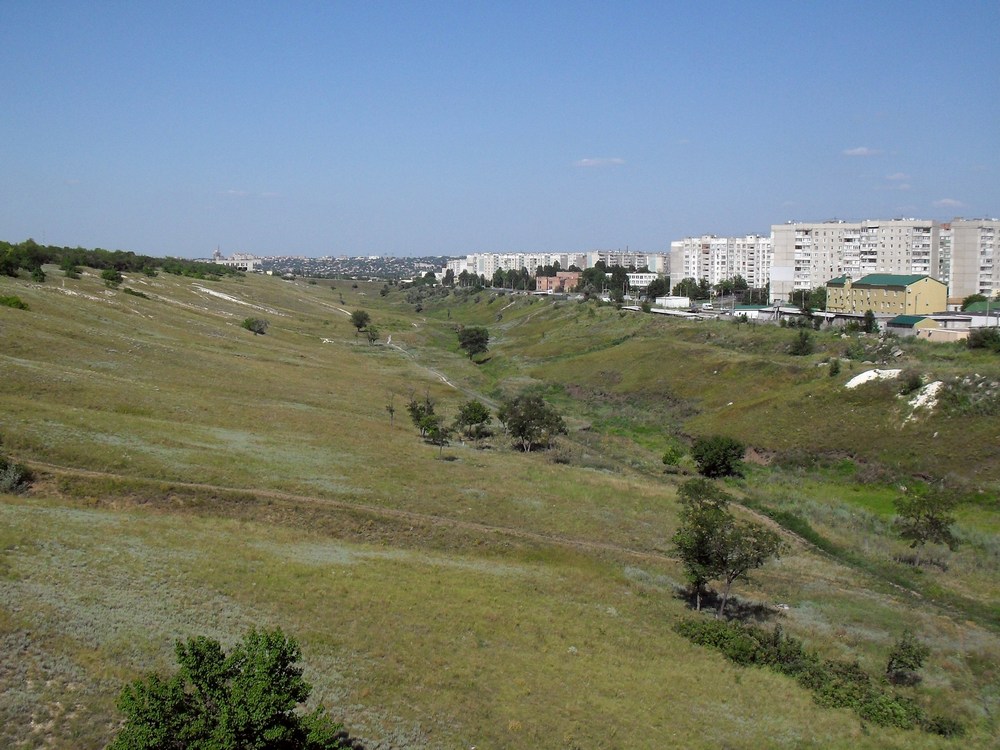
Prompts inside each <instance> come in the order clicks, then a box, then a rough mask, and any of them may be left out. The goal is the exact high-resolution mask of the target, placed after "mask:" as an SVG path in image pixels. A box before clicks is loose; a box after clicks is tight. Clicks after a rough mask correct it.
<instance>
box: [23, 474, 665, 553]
mask: <svg viewBox="0 0 1000 750" xmlns="http://www.w3.org/2000/svg"><path fill="white" fill-rule="evenodd" d="M24 463H25V464H26V465H27V466H28V467H29V468H31V469H32V470H33V471H35V472H37V473H38V474H40V475H42V478H43V480H44V478H45V475H52V476H71V477H72V476H76V477H92V478H95V479H120V480H133V481H134V480H139V481H144V482H149V483H150V484H156V485H161V486H165V487H178V488H186V489H195V490H208V491H211V492H220V493H221V492H231V493H249V494H252V495H254V496H255V497H260V498H267V499H270V500H278V501H284V502H291V503H305V504H309V505H316V506H320V507H327V508H332V509H336V510H350V511H355V512H361V513H365V514H367V515H370V516H372V517H373V518H392V519H398V520H404V521H411V522H414V523H421V524H428V525H430V526H447V527H450V528H454V529H459V530H462V531H470V532H474V533H476V534H490V535H497V536H505V537H510V538H512V539H521V540H525V541H530V542H537V543H540V544H549V545H554V546H559V547H565V548H568V549H574V550H581V551H588V552H606V553H611V554H615V555H622V556H625V557H630V558H635V559H642V560H652V561H660V562H677V558H676V557H672V556H670V555H666V554H664V553H661V552H655V551H649V550H639V549H633V548H630V547H624V546H621V545H618V544H612V543H608V542H595V541H592V540H588V539H579V538H572V537H565V536H559V535H558V534H543V533H540V532H535V531H528V530H526V529H517V528H513V527H510V526H495V525H491V524H485V523H478V522H476V521H464V520H461V519H457V518H450V517H448V516H437V515H433V514H429V513H418V512H415V511H410V510H403V509H401V508H390V507H384V506H380V505H367V504H364V503H353V502H347V501H344V500H335V499H333V498H326V497H315V496H311V495H298V494H295V493H292V492H282V491H280V490H266V489H252V488H248V487H225V486H222V485H216V484H205V483H201V482H177V481H169V480H163V479H148V478H145V477H136V476H132V475H129V474H116V473H114V472H108V471H93V470H90V469H78V468H74V467H71V466H59V465H57V464H50V463H45V462H41V461H25V462H24Z"/></svg>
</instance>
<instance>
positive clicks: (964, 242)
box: [942, 219, 1000, 298]
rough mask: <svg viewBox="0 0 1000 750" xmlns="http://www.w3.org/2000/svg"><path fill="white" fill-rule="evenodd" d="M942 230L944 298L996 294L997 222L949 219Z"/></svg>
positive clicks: (999, 270) (999, 277)
mask: <svg viewBox="0 0 1000 750" xmlns="http://www.w3.org/2000/svg"><path fill="white" fill-rule="evenodd" d="M945 226H946V227H947V229H945V230H943V232H942V234H943V235H944V236H946V237H947V244H948V250H949V253H948V259H949V263H948V276H947V277H946V278H945V279H943V280H945V281H947V282H948V295H949V296H950V297H957V298H962V297H968V296H969V295H970V294H985V295H986V296H988V297H993V296H995V295H997V294H1000V257H998V252H1000V219H953V220H952V221H951V223H950V224H948V225H945Z"/></svg>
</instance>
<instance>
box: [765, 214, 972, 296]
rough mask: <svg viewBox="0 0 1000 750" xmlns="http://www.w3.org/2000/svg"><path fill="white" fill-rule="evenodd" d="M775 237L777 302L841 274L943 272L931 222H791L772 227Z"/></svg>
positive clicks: (773, 270) (773, 285) (773, 276)
mask: <svg viewBox="0 0 1000 750" xmlns="http://www.w3.org/2000/svg"><path fill="white" fill-rule="evenodd" d="M771 237H772V240H773V249H774V255H773V260H772V266H771V299H772V300H788V299H790V297H791V294H792V292H795V291H797V290H800V289H813V288H815V287H819V286H823V285H825V284H826V282H827V280H829V279H832V278H834V277H836V276H850V277H852V278H855V279H857V278H861V277H862V276H866V275H868V274H876V273H879V274H917V275H921V274H923V275H927V276H931V277H933V278H937V276H938V274H939V273H940V272H941V269H940V261H939V248H940V225H939V224H938V223H937V222H935V221H932V220H929V219H892V220H888V221H879V220H867V221H860V222H846V221H825V222H819V223H799V222H789V223H787V224H776V225H774V226H772V227H771ZM953 257H954V252H953Z"/></svg>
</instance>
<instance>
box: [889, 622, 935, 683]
mask: <svg viewBox="0 0 1000 750" xmlns="http://www.w3.org/2000/svg"><path fill="white" fill-rule="evenodd" d="M930 652H931V650H930V649H929V648H928V647H927V646H925V645H924V644H922V643H920V642H919V641H918V640H917V639H916V636H914V635H913V633H912V632H911V631H909V630H904V631H903V635H902V636H901V637H900V638H899V640H898V641H896V642H895V643H894V644H893V645H892V650H891V651H890V652H889V660H888V661H887V662H886V665H885V676H886V677H887V678H888V680H889V682H891V683H892V684H893V685H916V684H917V683H919V682H920V675H918V674H917V671H918V670H919V669H920V668H921V667H922V666H924V659H926V658H927V657H928V655H930Z"/></svg>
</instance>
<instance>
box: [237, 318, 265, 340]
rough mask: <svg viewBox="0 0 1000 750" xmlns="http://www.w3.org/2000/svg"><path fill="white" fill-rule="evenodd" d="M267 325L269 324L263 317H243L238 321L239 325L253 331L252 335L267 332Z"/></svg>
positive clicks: (261, 334)
mask: <svg viewBox="0 0 1000 750" xmlns="http://www.w3.org/2000/svg"><path fill="white" fill-rule="evenodd" d="M268 325H270V324H269V323H268V322H267V321H266V320H264V319H263V318H245V319H244V320H243V322H242V323H240V326H242V327H243V328H246V329H247V330H248V331H251V332H253V335H254V336H263V335H264V334H265V333H266V332H267V327H268Z"/></svg>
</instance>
